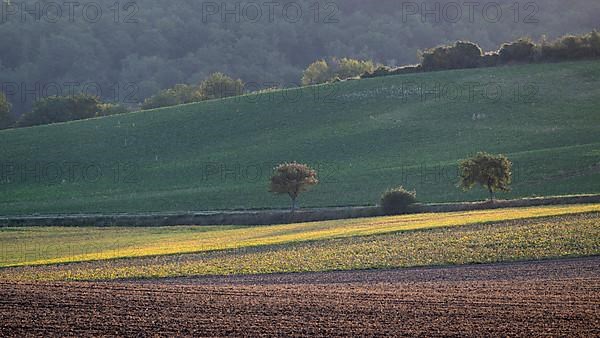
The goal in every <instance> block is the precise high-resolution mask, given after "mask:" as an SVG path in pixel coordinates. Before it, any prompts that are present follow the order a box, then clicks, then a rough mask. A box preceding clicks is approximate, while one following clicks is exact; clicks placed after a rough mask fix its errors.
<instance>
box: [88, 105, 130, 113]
mask: <svg viewBox="0 0 600 338" xmlns="http://www.w3.org/2000/svg"><path fill="white" fill-rule="evenodd" d="M128 112H129V109H127V107H125V106H123V105H120V104H117V103H100V104H98V112H97V113H96V116H109V115H117V114H125V113H128Z"/></svg>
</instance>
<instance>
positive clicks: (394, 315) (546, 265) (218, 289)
mask: <svg viewBox="0 0 600 338" xmlns="http://www.w3.org/2000/svg"><path fill="white" fill-rule="evenodd" d="M261 334H262V335H350V334H359V335H427V336H437V335H452V336H465V335H467V336H471V335H478V336H480V335H502V336H549V335H550V336H586V337H593V336H599V335H600V257H591V258H582V259H567V260H555V261H543V262H524V263H507V264H494V265H478V266H461V267H444V268H417V269H403V270H387V271H352V272H331V273H310V274H285V275H261V276H239V277H203V278H188V279H169V280H150V281H148V280H147V281H122V282H107V283H87V282H77V283H69V282H64V283H7V282H3V283H0V335H1V336H24V335H39V336H42V335H43V336H49V335H75V336H98V335H128V336H149V335H169V336H171V335H202V336H207V335H208V336H212V335H253V336H254V335H261Z"/></svg>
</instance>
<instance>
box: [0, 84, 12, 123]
mask: <svg viewBox="0 0 600 338" xmlns="http://www.w3.org/2000/svg"><path fill="white" fill-rule="evenodd" d="M10 108H11V104H10V102H8V100H7V99H6V96H5V95H4V93H2V92H0V129H6V128H10V127H12V126H13V124H14V123H15V120H14V119H13V117H12V115H11V114H10Z"/></svg>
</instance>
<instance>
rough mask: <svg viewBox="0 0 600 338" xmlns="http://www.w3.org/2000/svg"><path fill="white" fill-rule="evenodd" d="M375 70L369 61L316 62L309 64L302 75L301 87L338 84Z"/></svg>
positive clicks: (343, 59) (339, 60)
mask: <svg viewBox="0 0 600 338" xmlns="http://www.w3.org/2000/svg"><path fill="white" fill-rule="evenodd" d="M375 68H376V66H375V64H374V63H373V61H371V60H355V59H350V58H341V59H338V58H333V59H332V60H331V61H330V62H327V61H325V60H318V61H315V62H313V63H311V64H310V65H309V66H308V67H307V68H306V69H305V70H304V73H303V75H302V84H303V85H312V84H320V83H325V82H339V81H341V80H346V79H349V78H353V77H357V76H360V75H362V74H364V73H370V72H372V71H374V70H375Z"/></svg>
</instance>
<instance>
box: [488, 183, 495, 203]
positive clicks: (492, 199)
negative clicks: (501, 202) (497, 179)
mask: <svg viewBox="0 0 600 338" xmlns="http://www.w3.org/2000/svg"><path fill="white" fill-rule="evenodd" d="M488 191H489V192H490V202H492V203H493V202H494V190H492V186H491V185H488Z"/></svg>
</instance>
